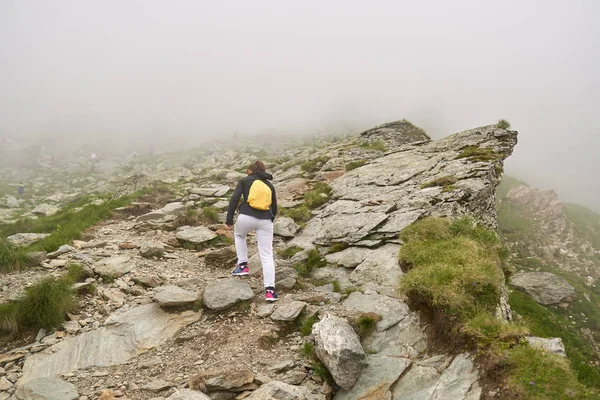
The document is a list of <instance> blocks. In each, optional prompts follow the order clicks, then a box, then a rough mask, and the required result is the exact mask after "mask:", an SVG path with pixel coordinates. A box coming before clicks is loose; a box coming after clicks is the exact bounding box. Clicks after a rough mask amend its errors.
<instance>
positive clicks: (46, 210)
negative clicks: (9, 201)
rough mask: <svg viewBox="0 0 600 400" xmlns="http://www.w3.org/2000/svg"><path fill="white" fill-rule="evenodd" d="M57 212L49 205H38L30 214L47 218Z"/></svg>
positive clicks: (56, 208)
mask: <svg viewBox="0 0 600 400" xmlns="http://www.w3.org/2000/svg"><path fill="white" fill-rule="evenodd" d="M58 210H59V208H58V207H56V206H53V205H51V204H40V205H39V206H37V207H36V208H34V209H33V210H31V213H32V214H37V215H44V216H46V217H47V216H50V215H54V214H56V213H57V212H58Z"/></svg>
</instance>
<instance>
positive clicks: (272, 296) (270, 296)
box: [265, 289, 279, 302]
mask: <svg viewBox="0 0 600 400" xmlns="http://www.w3.org/2000/svg"><path fill="white" fill-rule="evenodd" d="M265 300H266V301H268V302H273V301H277V300H279V296H277V293H275V291H274V290H273V289H267V290H266V291H265Z"/></svg>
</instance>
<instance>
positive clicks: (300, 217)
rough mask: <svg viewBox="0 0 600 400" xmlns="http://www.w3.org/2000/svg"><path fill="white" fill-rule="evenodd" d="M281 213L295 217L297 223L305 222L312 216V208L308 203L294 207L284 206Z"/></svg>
mask: <svg viewBox="0 0 600 400" xmlns="http://www.w3.org/2000/svg"><path fill="white" fill-rule="evenodd" d="M279 215H281V216H283V217H289V218H291V219H293V220H294V221H295V222H296V223H297V224H301V225H302V224H305V223H307V222H308V221H310V219H311V218H312V213H311V212H310V208H308V207H307V206H306V205H304V204H303V205H301V206H299V207H294V208H282V209H280V210H279Z"/></svg>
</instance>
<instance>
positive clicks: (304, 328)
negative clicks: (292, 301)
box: [300, 315, 319, 336]
mask: <svg viewBox="0 0 600 400" xmlns="http://www.w3.org/2000/svg"><path fill="white" fill-rule="evenodd" d="M318 321H319V318H318V317H317V316H316V315H313V316H310V317H307V318H305V319H304V320H303V321H302V325H301V326H300V334H301V335H302V336H308V335H310V334H311V333H312V327H313V325H314V324H315V323H317V322H318Z"/></svg>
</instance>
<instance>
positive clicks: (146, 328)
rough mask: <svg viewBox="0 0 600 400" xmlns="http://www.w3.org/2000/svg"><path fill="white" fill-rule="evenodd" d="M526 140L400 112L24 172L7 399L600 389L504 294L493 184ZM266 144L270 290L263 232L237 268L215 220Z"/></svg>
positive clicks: (3, 354)
mask: <svg viewBox="0 0 600 400" xmlns="http://www.w3.org/2000/svg"><path fill="white" fill-rule="evenodd" d="M516 143H517V132H516V131H513V130H511V129H509V127H508V124H507V123H506V122H505V121H504V122H502V123H501V124H500V125H489V126H484V127H480V128H476V129H471V130H468V131H464V132H460V133H457V134H454V135H450V136H448V137H446V138H443V139H440V140H437V141H432V140H431V139H430V138H429V137H428V136H427V134H426V133H425V132H424V131H423V130H422V129H420V128H418V127H415V126H413V125H412V124H410V123H409V122H408V121H405V120H403V121H396V122H392V123H388V124H384V125H380V126H378V127H375V128H373V129H371V130H368V131H366V132H363V133H362V134H360V135H357V136H354V137H350V138H347V139H345V140H341V141H340V140H338V139H334V138H333V137H331V138H329V140H326V141H321V142H312V141H302V140H293V141H289V140H288V141H280V142H273V141H268V140H266V141H265V144H264V146H262V142H260V141H258V140H250V141H247V140H242V139H239V140H236V141H235V142H230V141H223V142H220V143H213V144H212V145H211V146H207V147H204V148H197V149H189V150H187V151H186V152H177V153H164V154H157V155H154V156H145V157H137V158H135V159H133V160H125V161H124V160H120V161H118V162H117V163H116V164H115V165H113V167H112V168H110V169H106V170H104V169H96V170H95V172H94V173H91V174H85V175H84V176H82V177H72V176H70V175H67V177H68V179H65V177H64V176H63V175H61V174H60V173H59V171H65V168H66V167H65V166H56V167H52V168H56V169H55V170H52V168H50V169H49V170H45V171H44V172H43V173H41V172H39V171H37V172H36V171H26V172H27V173H30V174H32V175H31V176H36V177H37V178H35V179H37V180H34V182H35V185H37V186H34V190H32V191H31V192H30V193H28V194H27V195H26V198H25V199H23V200H20V201H19V204H18V207H15V208H10V209H9V208H5V210H7V209H8V210H10V211H9V212H7V213H6V214H7V218H6V221H5V223H4V224H2V225H0V238H1V241H0V288H1V291H0V330H1V331H2V336H1V339H0V400H6V399H11V400H12V399H19V400H21V399H26V398H32V397H33V396H34V394H35V395H36V396H38V397H36V398H39V399H57V398H60V399H80V400H82V399H87V400H90V399H102V400H110V399H114V398H120V399H136V400H137V399H140V400H148V399H154V400H158V399H166V398H168V399H201V400H206V399H213V400H216V399H243V398H246V399H251V400H252V399H298V400H302V399H310V400H313V399H319V400H326V399H332V398H333V399H392V398H393V399H415V398H418V399H428V400H429V399H431V400H433V399H457V400H461V399H464V400H467V399H468V400H472V399H491V398H522V399H542V398H561V397H564V396H565V395H568V396H569V397H572V398H579V399H587V398H594V396H595V395H596V394H597V392H595V391H594V389H593V388H590V387H588V386H586V385H584V384H583V383H587V382H586V381H585V379H583V380H578V379H577V377H576V375H575V374H574V373H573V372H572V371H573V367H571V366H569V365H568V363H567V362H566V361H565V359H564V358H563V357H561V355H557V354H553V353H552V351H551V352H548V351H545V350H543V349H544V348H546V349H548V348H549V346H550V345H551V343H553V342H546V341H544V340H543V339H539V338H534V337H529V333H528V328H527V327H526V326H525V325H524V324H522V323H521V322H520V321H518V320H514V318H513V314H512V313H511V310H510V308H509V307H508V291H507V288H506V285H505V274H507V273H509V272H510V267H509V264H508V262H507V256H508V253H507V252H506V250H505V248H504V247H503V245H502V243H501V242H500V240H499V238H498V237H497V235H496V233H495V230H496V229H497V227H498V219H497V211H496V202H495V192H496V187H497V185H498V184H499V183H500V179H501V176H502V171H503V162H504V160H505V159H506V157H508V156H510V154H511V153H512V151H513V148H514V146H515V145H516ZM257 158H261V159H263V160H265V161H266V162H267V164H268V167H269V170H270V171H272V172H273V174H274V176H275V178H274V180H273V183H274V185H275V187H276V189H277V196H278V202H279V205H280V209H281V212H280V215H279V216H278V217H277V219H276V220H275V234H276V238H275V242H274V249H275V253H276V257H275V258H276V287H277V290H278V292H279V295H280V300H279V301H278V302H277V303H276V304H275V305H273V304H265V301H264V291H263V287H262V276H261V275H262V271H261V268H260V258H259V257H258V255H257V254H256V243H255V238H254V237H250V243H249V244H250V248H251V249H252V251H253V253H252V257H251V258H250V276H249V277H247V278H239V277H232V276H231V270H232V269H233V267H234V265H235V259H236V257H235V248H234V247H233V246H232V239H231V232H229V231H227V230H226V229H225V227H224V226H223V225H222V224H223V222H224V210H225V209H226V207H227V205H228V199H229V196H230V194H231V191H232V189H233V188H234V187H235V185H236V182H237V180H238V179H240V178H241V177H243V176H244V175H243V172H244V171H245V170H246V167H247V165H249V164H250V163H252V162H253V161H255V160H256V159H257ZM52 171H54V172H53V173H52ZM3 173H4V176H8V177H10V178H9V179H7V180H6V181H4V183H9V185H8V187H10V186H11V185H10V184H12V183H13V180H14V179H15V178H16V177H17V176H19V174H22V173H23V171H21V170H18V171H17V170H5V171H3ZM36 174H37V175H36ZM19 177H20V176H19ZM73 179H75V181H73ZM73 182H81V186H74V185H73ZM42 183H43V184H42ZM35 189H37V190H35ZM27 196H29V197H27ZM9 201H10V202H11V203H13V204H14V202H13V201H12V199H10V198H8V197H6V198H5V207H9ZM15 205H16V204H15ZM40 206H43V207H40ZM38 207H40V208H39V209H37V208H38ZM35 209H37V210H35ZM500 211H501V212H502V210H500ZM32 234H34V235H32ZM15 235H16V236H15ZM513 297H514V296H513ZM523 314H524V313H523ZM534 333H535V332H534ZM543 333H546V332H542V333H539V334H538V335H540V336H548V335H544V334H543ZM565 342H567V341H566V339H565ZM567 343H568V342H567ZM559 347H560V346H559ZM567 350H568V351H569V352H570V351H571V350H572V349H567ZM574 367H576V366H574ZM550 369H551V373H548V371H549V370H550ZM575 370H577V368H575ZM531 382H534V384H533V385H532V384H531ZM582 382H583V383H582ZM57 396H58V397H57Z"/></svg>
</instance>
